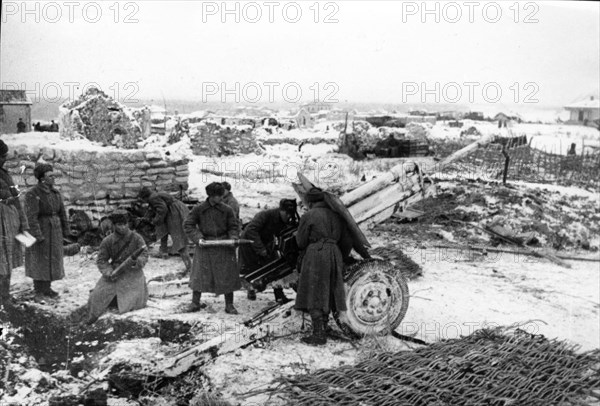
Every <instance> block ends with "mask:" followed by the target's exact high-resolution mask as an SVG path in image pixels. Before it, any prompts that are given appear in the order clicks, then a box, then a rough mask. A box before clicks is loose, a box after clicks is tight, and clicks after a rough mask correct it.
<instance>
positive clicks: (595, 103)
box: [565, 97, 600, 110]
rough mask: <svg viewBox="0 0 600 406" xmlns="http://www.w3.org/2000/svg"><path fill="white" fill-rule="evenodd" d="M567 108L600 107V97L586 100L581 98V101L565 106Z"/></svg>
mask: <svg viewBox="0 0 600 406" xmlns="http://www.w3.org/2000/svg"><path fill="white" fill-rule="evenodd" d="M565 109H574V110H581V109H600V99H596V98H594V97H591V98H589V99H586V100H581V101H578V102H575V103H572V104H569V105H568V106H565Z"/></svg>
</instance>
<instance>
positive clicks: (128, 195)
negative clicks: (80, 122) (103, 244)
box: [4, 144, 189, 220]
mask: <svg viewBox="0 0 600 406" xmlns="http://www.w3.org/2000/svg"><path fill="white" fill-rule="evenodd" d="M10 149H11V151H13V153H11V154H10V159H9V160H8V161H7V162H6V163H5V165H4V167H5V169H6V170H7V171H8V172H9V173H10V174H11V175H12V177H13V179H14V181H15V183H17V184H18V185H19V187H20V188H21V190H22V191H26V190H27V189H28V188H30V187H31V186H33V185H35V184H36V183H37V179H35V177H34V176H33V168H34V167H35V165H36V162H41V161H43V162H46V163H49V164H51V165H53V167H54V172H55V173H56V175H57V178H56V180H55V182H56V186H57V188H58V189H59V190H60V192H61V194H62V196H63V198H64V199H65V206H66V208H67V210H68V209H74V210H83V211H85V212H86V213H87V214H88V215H89V216H90V217H91V218H93V219H96V220H98V219H100V218H101V217H103V216H104V215H106V214H107V213H110V212H111V211H112V210H114V209H115V208H118V207H121V208H122V207H125V206H129V205H130V204H131V203H132V202H133V201H134V200H135V198H136V196H137V193H138V192H139V190H140V189H141V188H142V187H143V186H148V187H151V188H154V187H156V188H158V189H159V190H161V191H167V192H171V193H172V194H174V195H180V194H182V193H184V192H185V191H187V189H188V176H189V170H188V163H187V161H186V160H169V159H168V157H166V156H163V154H162V153H161V152H160V151H156V150H154V151H127V150H112V151H110V150H106V151H105V150H97V151H86V150H67V149H60V148H50V147H37V146H35V147H32V146H26V145H18V144H16V145H11V146H10Z"/></svg>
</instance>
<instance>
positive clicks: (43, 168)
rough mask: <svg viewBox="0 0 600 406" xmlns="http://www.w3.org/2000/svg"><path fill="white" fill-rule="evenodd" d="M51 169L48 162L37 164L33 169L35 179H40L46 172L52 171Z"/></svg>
mask: <svg viewBox="0 0 600 406" xmlns="http://www.w3.org/2000/svg"><path fill="white" fill-rule="evenodd" d="M53 170H54V168H53V167H52V165H50V164H37V165H36V166H35V168H34V169H33V176H35V178H36V179H37V180H40V179H42V178H43V177H44V174H45V173H46V172H52V171H53Z"/></svg>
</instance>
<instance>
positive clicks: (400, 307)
mask: <svg viewBox="0 0 600 406" xmlns="http://www.w3.org/2000/svg"><path fill="white" fill-rule="evenodd" d="M367 283H375V285H374V286H376V287H378V288H379V289H376V291H377V292H378V293H379V294H381V293H382V290H383V289H384V288H385V293H386V295H385V297H384V299H385V300H386V301H387V300H391V302H390V303H389V305H387V306H385V308H384V309H383V310H384V311H383V312H382V313H381V315H380V316H379V315H375V316H373V315H371V316H369V315H367V314H365V312H364V311H365V309H366V308H367V307H368V306H364V303H365V302H364V301H363V302H360V298H359V297H358V296H359V295H360V293H361V289H360V287H361V285H362V286H363V287H364V286H365V285H366V284H367ZM344 284H345V287H346V307H347V309H348V310H347V316H348V317H347V319H348V323H346V322H342V321H341V320H339V315H338V314H337V313H335V312H334V314H333V317H334V319H335V321H336V322H337V324H338V326H339V327H340V329H341V330H342V331H343V332H344V333H345V334H346V335H348V336H349V337H352V338H361V337H364V336H365V335H388V334H390V333H391V331H392V330H395V329H396V328H397V327H398V326H399V325H400V323H401V322H402V319H404V316H405V315H406V312H407V310H408V302H409V292H408V284H407V282H406V278H405V277H404V275H403V274H402V271H401V268H400V267H398V266H394V265H392V264H391V263H390V262H388V261H383V260H379V259H368V260H362V261H359V262H357V263H356V264H353V265H351V266H349V267H348V268H347V269H346V272H345V275H344ZM366 291H368V289H367V290H366ZM366 291H365V290H363V291H362V293H363V294H364V293H366ZM355 304H362V305H363V306H362V307H363V308H362V316H363V317H360V316H361V309H359V310H356V308H355V307H356V306H355ZM390 310H391V314H390ZM364 316H369V317H373V318H374V320H365V318H366V317H364Z"/></svg>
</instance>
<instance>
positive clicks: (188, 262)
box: [181, 252, 192, 274]
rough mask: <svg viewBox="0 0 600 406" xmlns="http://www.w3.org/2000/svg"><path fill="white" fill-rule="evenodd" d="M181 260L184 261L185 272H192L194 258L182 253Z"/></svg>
mask: <svg viewBox="0 0 600 406" xmlns="http://www.w3.org/2000/svg"><path fill="white" fill-rule="evenodd" d="M181 259H182V260H183V263H184V265H185V272H186V273H187V274H189V273H190V272H192V257H190V254H188V253H187V252H183V253H181Z"/></svg>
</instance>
